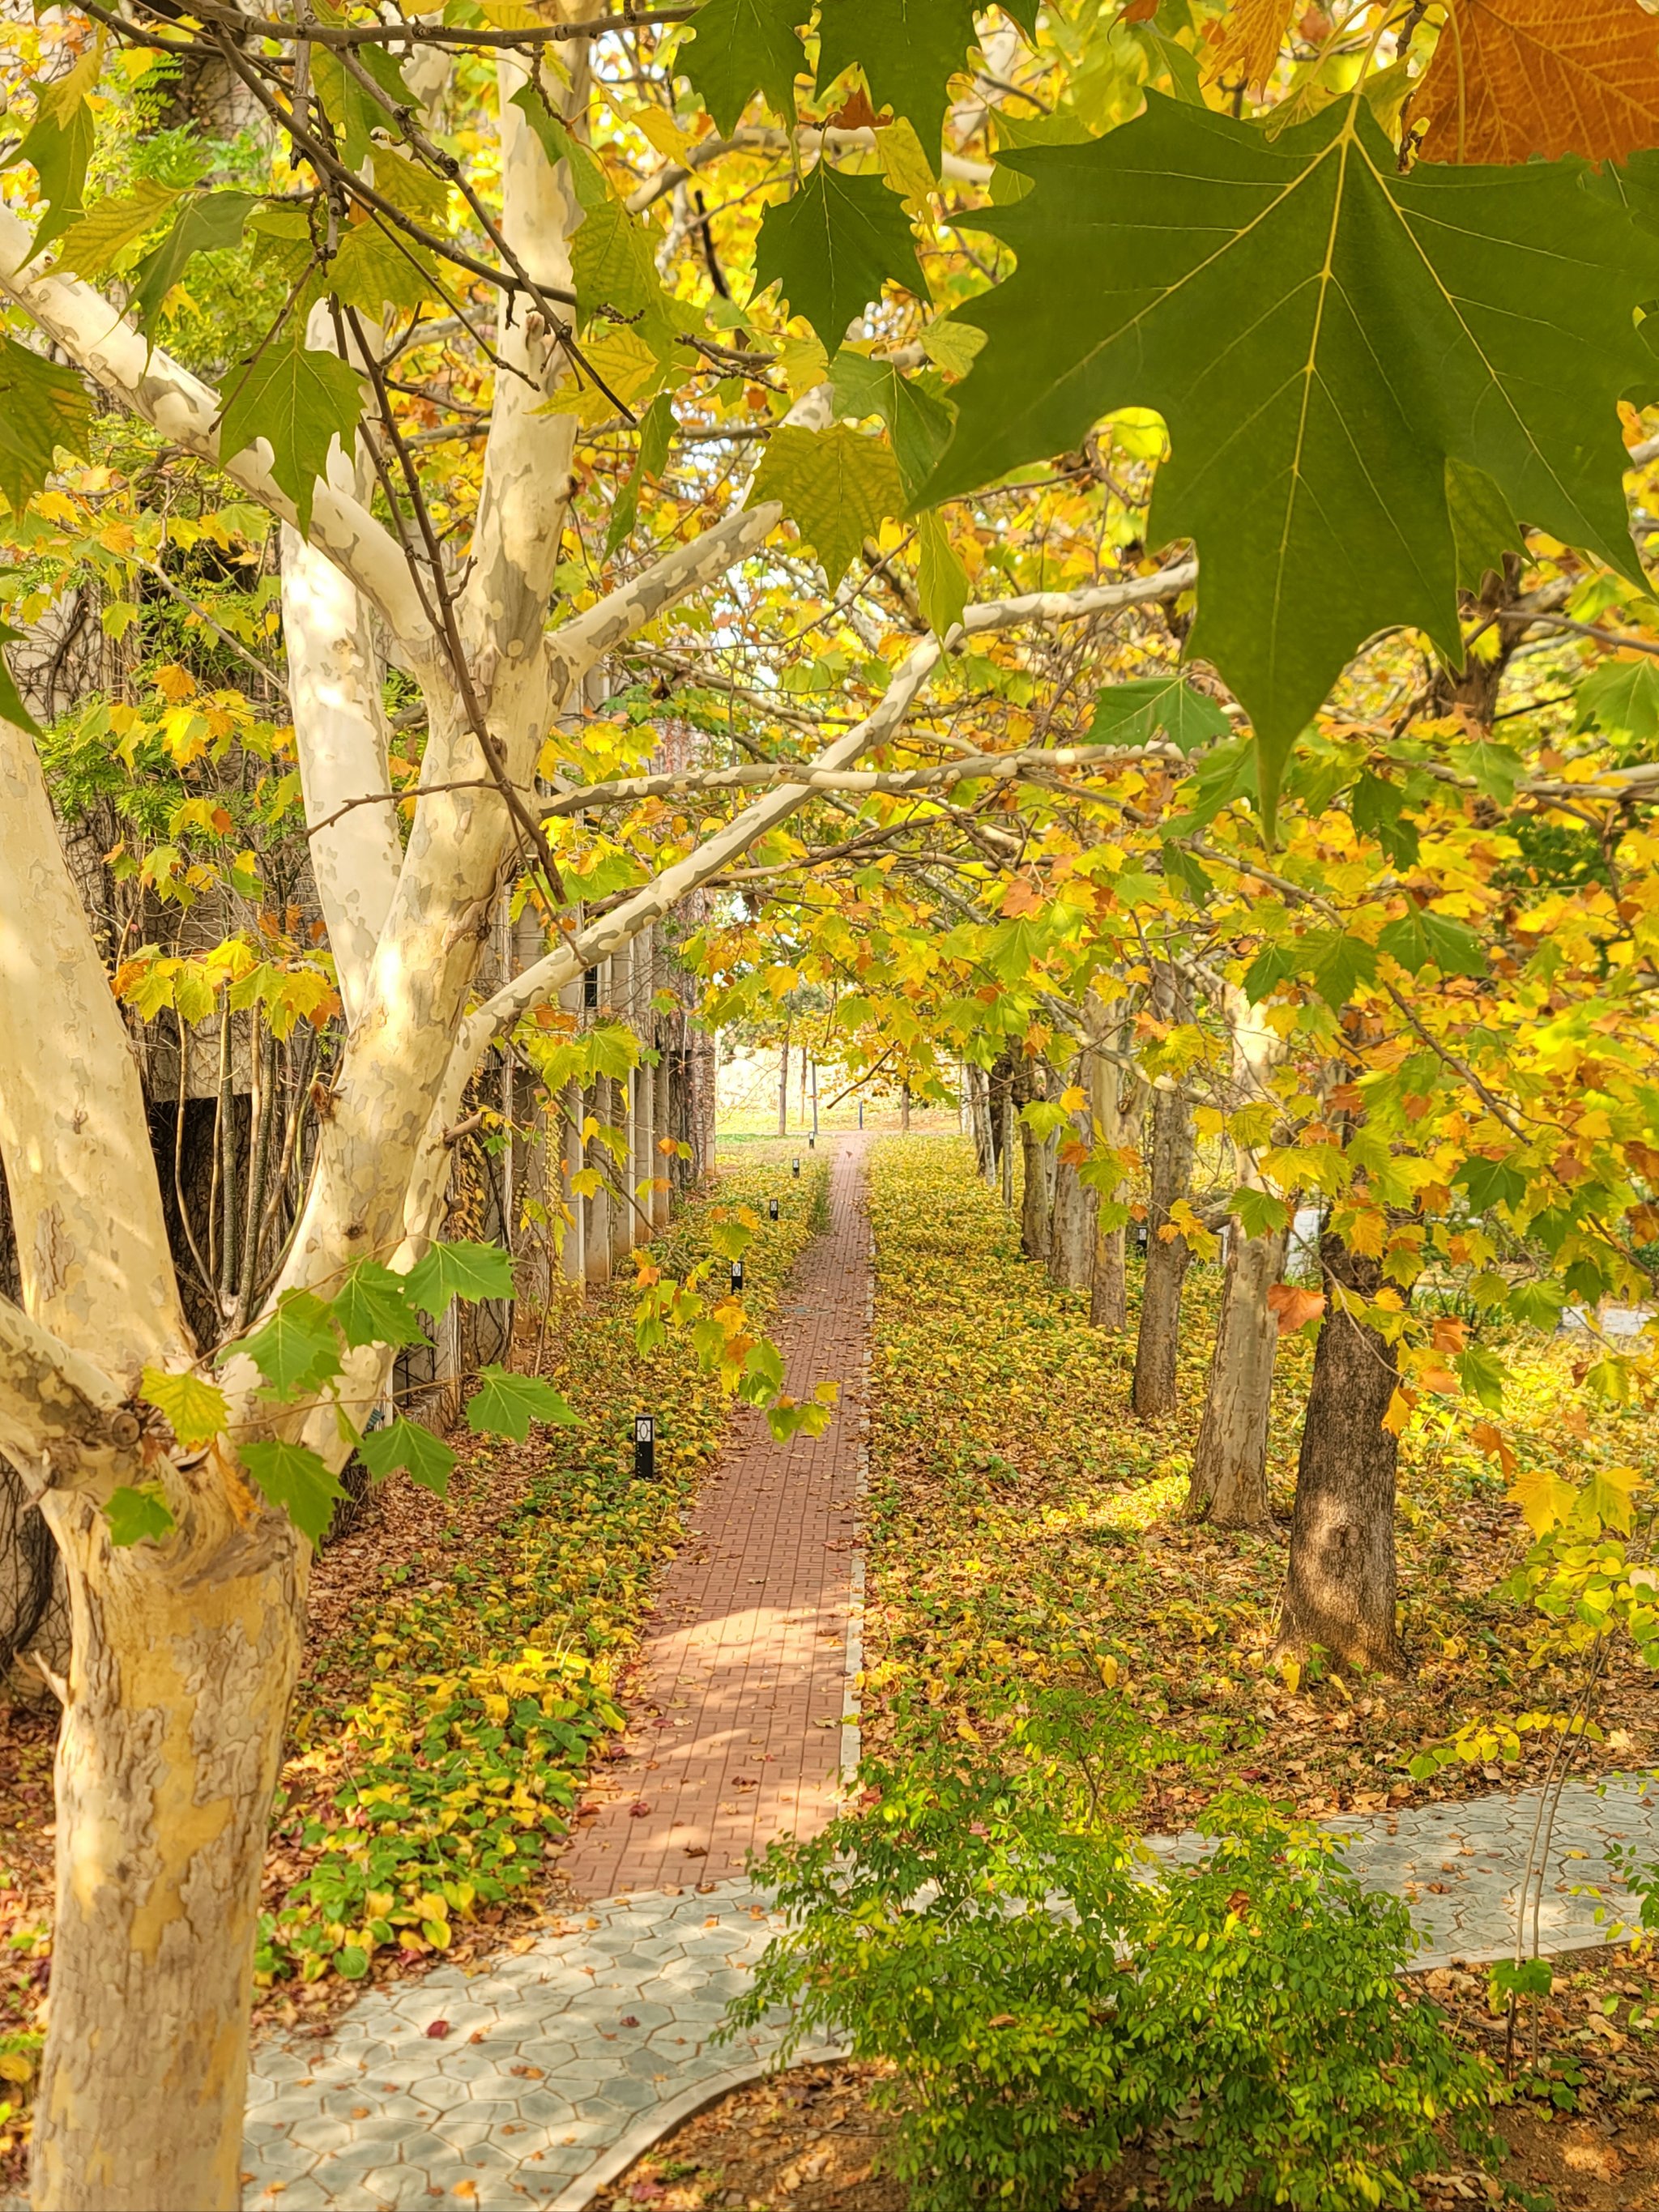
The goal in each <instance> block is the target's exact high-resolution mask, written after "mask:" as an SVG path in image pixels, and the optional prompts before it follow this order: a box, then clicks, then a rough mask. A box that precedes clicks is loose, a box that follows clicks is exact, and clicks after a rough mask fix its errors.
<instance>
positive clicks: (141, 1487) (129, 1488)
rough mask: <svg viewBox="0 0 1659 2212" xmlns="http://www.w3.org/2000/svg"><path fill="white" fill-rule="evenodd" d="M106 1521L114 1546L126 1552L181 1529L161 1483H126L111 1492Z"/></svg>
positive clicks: (106, 1509) (106, 1506) (106, 1507)
mask: <svg viewBox="0 0 1659 2212" xmlns="http://www.w3.org/2000/svg"><path fill="white" fill-rule="evenodd" d="M104 1517H105V1519H106V1521H107V1522H109V1540H110V1541H111V1543H112V1544H113V1545H115V1546H117V1547H118V1548H119V1549H120V1550H122V1551H125V1549H126V1548H127V1547H128V1546H129V1545H130V1544H142V1543H143V1541H144V1540H145V1538H146V1537H149V1538H151V1539H152V1540H154V1541H158V1542H159V1541H160V1540H161V1538H162V1537H163V1536H170V1535H171V1534H173V1530H174V1529H175V1528H177V1527H178V1525H179V1524H178V1522H176V1521H175V1520H174V1519H173V1515H172V1512H171V1510H169V1508H168V1505H167V1498H166V1497H165V1495H164V1494H163V1492H162V1489H161V1484H160V1483H159V1482H141V1483H138V1484H137V1485H136V1486H135V1485H131V1484H128V1483H123V1484H122V1486H121V1487H120V1488H119V1489H118V1490H112V1491H111V1492H110V1494H109V1499H108V1502H107V1504H106V1505H105V1507H104Z"/></svg>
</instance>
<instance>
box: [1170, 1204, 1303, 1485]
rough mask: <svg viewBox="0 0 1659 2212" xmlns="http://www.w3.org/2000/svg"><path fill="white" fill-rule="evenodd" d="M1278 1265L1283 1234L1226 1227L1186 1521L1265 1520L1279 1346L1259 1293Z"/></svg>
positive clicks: (1268, 1286) (1264, 1295) (1271, 1281)
mask: <svg viewBox="0 0 1659 2212" xmlns="http://www.w3.org/2000/svg"><path fill="white" fill-rule="evenodd" d="M1284 1264H1285V1232H1284V1231H1282V1230H1280V1231H1278V1232H1277V1234H1274V1235H1271V1236H1267V1237H1246V1236H1245V1235H1244V1234H1243V1231H1242V1230H1241V1229H1240V1228H1239V1225H1238V1224H1237V1222H1236V1221H1235V1222H1234V1223H1233V1224H1232V1225H1231V1230H1230V1231H1229V1234H1228V1238H1227V1265H1226V1270H1225V1274H1224V1276H1223V1279H1222V1285H1221V1316H1220V1320H1219V1322H1218V1325H1217V1328H1216V1339H1215V1352H1214V1356H1213V1357H1212V1359H1211V1362H1210V1386H1209V1390H1208V1394H1207V1395H1206V1398H1205V1401H1204V1418H1203V1419H1202V1421H1201V1422H1200V1424H1199V1431H1198V1443H1197V1447H1196V1449H1194V1453H1193V1472H1192V1477H1191V1480H1190V1481H1189V1482H1188V1489H1187V1510H1188V1514H1189V1515H1190V1516H1191V1517H1192V1518H1193V1519H1194V1521H1212V1522H1214V1523H1215V1524H1216V1526H1217V1527H1218V1528H1255V1527H1257V1526H1259V1524H1260V1523H1261V1522H1264V1521H1265V1520H1267V1413H1268V1409H1269V1407H1270V1405H1271V1403H1272V1400H1273V1357H1274V1354H1275V1353H1276V1352H1277V1351H1278V1349H1279V1317H1278V1316H1277V1315H1276V1314H1274V1313H1273V1311H1272V1310H1270V1309H1269V1307H1268V1304H1267V1292H1268V1291H1270V1290H1271V1289H1272V1288H1273V1285H1274V1284H1275V1283H1276V1282H1277V1281H1278V1280H1279V1272H1280V1270H1281V1268H1282V1267H1284Z"/></svg>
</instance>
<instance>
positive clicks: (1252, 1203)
mask: <svg viewBox="0 0 1659 2212" xmlns="http://www.w3.org/2000/svg"><path fill="white" fill-rule="evenodd" d="M1227 1210H1228V1212H1230V1213H1231V1215H1232V1217H1233V1219H1234V1220H1235V1221H1236V1222H1237V1224H1238V1225H1239V1227H1240V1228H1241V1229H1242V1230H1243V1232H1244V1234H1245V1235H1246V1236H1247V1237H1271V1236H1273V1235H1276V1234H1277V1232H1278V1231H1279V1230H1281V1229H1288V1228H1289V1227H1290V1225H1291V1209H1290V1207H1289V1206H1287V1205H1286V1204H1285V1200H1283V1199H1282V1198H1277V1197H1275V1196H1274V1194H1273V1192H1272V1191H1270V1190H1259V1189H1257V1188H1256V1187H1255V1184H1254V1183H1248V1182H1242V1183H1240V1185H1239V1186H1238V1188H1237V1190H1236V1191H1235V1192H1234V1193H1233V1194H1232V1196H1231V1198H1230V1199H1229V1200H1228V1201H1227Z"/></svg>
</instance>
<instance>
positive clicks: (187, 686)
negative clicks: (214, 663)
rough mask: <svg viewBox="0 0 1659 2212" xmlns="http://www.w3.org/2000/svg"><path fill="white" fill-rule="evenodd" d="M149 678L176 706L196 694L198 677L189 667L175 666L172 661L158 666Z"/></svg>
mask: <svg viewBox="0 0 1659 2212" xmlns="http://www.w3.org/2000/svg"><path fill="white" fill-rule="evenodd" d="M149 680H150V682H151V683H152V684H154V685H155V688H156V690H158V691H159V692H160V693H161V696H162V697H163V698H164V699H166V700H167V701H169V702H171V703H172V704H173V706H175V707H177V706H178V705H179V704H180V703H181V702H183V701H184V700H185V699H193V698H194V697H195V696H196V678H194V677H193V676H192V675H191V672H190V671H189V669H187V668H178V667H175V666H174V665H173V663H172V662H171V661H169V662H168V664H167V666H166V667H165V668H158V669H157V670H156V671H155V674H154V675H153V676H152V677H151V678H150V679H149Z"/></svg>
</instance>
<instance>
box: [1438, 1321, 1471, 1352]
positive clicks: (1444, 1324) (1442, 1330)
mask: <svg viewBox="0 0 1659 2212" xmlns="http://www.w3.org/2000/svg"><path fill="white" fill-rule="evenodd" d="M1433 1334H1434V1348H1435V1350H1436V1351H1437V1352H1462V1349H1463V1342H1464V1339H1465V1338H1466V1337H1467V1336H1468V1327H1467V1325H1466V1324H1465V1323H1464V1322H1461V1321H1454V1320H1453V1319H1452V1317H1451V1316H1450V1315H1449V1314H1443V1315H1442V1316H1441V1317H1440V1319H1439V1320H1438V1321H1437V1322H1436V1323H1435V1325H1434V1332H1433Z"/></svg>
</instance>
